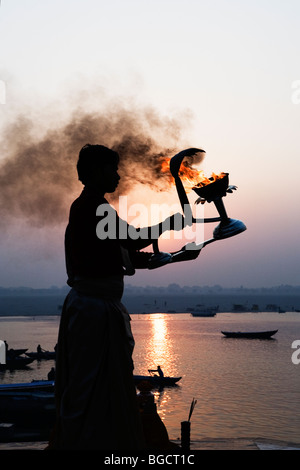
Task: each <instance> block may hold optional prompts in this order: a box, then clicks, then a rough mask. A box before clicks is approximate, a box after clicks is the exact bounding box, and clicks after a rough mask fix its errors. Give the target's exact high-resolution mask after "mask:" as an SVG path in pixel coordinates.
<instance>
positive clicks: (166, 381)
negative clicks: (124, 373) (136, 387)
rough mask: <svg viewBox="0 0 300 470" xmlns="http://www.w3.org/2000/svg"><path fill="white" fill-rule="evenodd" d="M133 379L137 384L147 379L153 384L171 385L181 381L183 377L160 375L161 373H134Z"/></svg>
mask: <svg viewBox="0 0 300 470" xmlns="http://www.w3.org/2000/svg"><path fill="white" fill-rule="evenodd" d="M133 379H134V383H135V384H138V383H139V382H144V381H146V382H150V383H151V384H152V385H158V386H171V385H175V384H176V383H177V382H179V380H180V379H181V377H165V376H163V377H160V376H159V375H134V376H133Z"/></svg>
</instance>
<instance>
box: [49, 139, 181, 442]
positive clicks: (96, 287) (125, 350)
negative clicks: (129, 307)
mask: <svg viewBox="0 0 300 470" xmlns="http://www.w3.org/2000/svg"><path fill="white" fill-rule="evenodd" d="M118 163H119V155H118V154H117V153H116V152H115V151H113V150H111V149H108V148H106V147H104V146H101V145H89V144H87V145H85V146H84V147H83V148H82V149H81V151H80V153H79V159H78V163H77V171H78V177H79V180H80V181H81V182H82V183H83V185H84V189H83V191H82V193H81V195H80V196H79V197H78V198H77V199H76V200H75V201H74V202H73V204H72V206H71V209H70V216H69V223H68V226H67V229H66V234H65V253H66V266H67V274H68V284H69V285H70V286H71V291H70V292H69V294H68V296H67V297H66V300H65V303H64V307H63V311H62V316H61V322H60V329H59V338H58V346H57V364H56V401H57V425H56V429H55V436H54V439H53V443H52V447H53V448H57V449H98V450H100V449H104V450H108V449H114V450H130V449H142V448H143V446H144V440H143V435H142V429H141V424H140V418H139V413H138V408H137V401H136V390H135V386H134V382H133V362H132V352H133V347H134V339H133V336H132V332H131V327H130V317H129V314H128V312H127V311H126V309H125V307H124V306H123V305H122V303H121V298H122V294H123V277H124V275H125V274H133V273H134V265H136V266H138V267H141V266H142V265H143V264H145V262H146V261H147V260H148V258H149V254H146V253H139V251H138V250H141V249H143V248H145V247H146V246H148V245H150V244H152V242H153V239H152V238H151V233H153V232H151V229H153V227H151V228H143V229H140V230H138V231H137V232H135V233H137V234H138V235H140V236H139V238H136V237H135V239H131V238H130V236H129V234H130V233H133V232H134V230H135V229H134V228H133V227H132V226H129V225H128V224H127V223H126V222H125V221H122V220H121V219H119V217H118V214H117V213H116V211H115V210H114V209H113V208H112V207H111V206H110V205H109V204H108V202H107V200H106V199H105V197H104V195H105V193H113V192H114V191H115V189H116V188H117V186H118V182H119V180H120V176H119V174H118ZM178 216H179V217H180V220H181V222H182V216H180V214H177V215H176V216H171V217H169V218H168V219H166V220H165V221H164V222H163V223H160V224H158V225H157V226H156V227H155V229H156V236H157V238H158V236H159V235H160V234H162V233H163V232H164V231H165V230H169V229H170V227H171V228H172V227H173V226H174V220H175V218H176V217H178ZM112 221H114V223H111V222H112ZM104 222H105V223H104ZM105 226H106V228H107V233H106V235H107V236H106V235H105V233H104V232H105V231H104V227H105ZM178 228H179V227H178ZM181 228H182V225H181ZM150 232H151V233H150ZM124 233H125V235H126V236H125V237H124Z"/></svg>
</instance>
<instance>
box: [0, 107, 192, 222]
mask: <svg viewBox="0 0 300 470" xmlns="http://www.w3.org/2000/svg"><path fill="white" fill-rule="evenodd" d="M184 120H185V121H186V116H185V117H184ZM37 127H38V126H37V124H36V123H35V121H34V120H32V119H29V118H27V117H26V116H22V115H21V116H19V117H18V118H17V119H15V121H14V122H13V124H10V125H8V127H7V128H6V129H5V130H4V132H3V133H2V142H1V150H0V162H1V164H0V188H1V189H0V210H1V218H2V222H1V225H2V224H3V225H4V224H7V223H8V222H9V220H10V219H22V220H23V221H24V220H25V221H27V222H28V223H29V224H31V225H34V226H37V227H38V226H40V227H42V226H45V225H56V224H60V223H61V222H66V217H67V215H68V210H69V206H70V203H71V202H72V200H73V198H74V195H75V196H77V195H78V194H79V192H80V190H81V188H82V186H81V184H80V183H79V182H78V179H77V172H76V162H77V158H78V153H79V150H80V149H81V147H82V146H83V145H85V144H87V143H90V144H96V143H97V144H102V145H106V146H108V147H110V148H114V149H115V150H116V151H117V152H119V154H120V168H119V170H120V175H121V182H120V185H119V188H118V193H117V194H116V196H117V195H120V194H127V193H128V192H130V190H131V189H133V187H134V185H136V184H137V183H143V184H148V185H151V187H152V188H153V189H156V190H162V189H163V190H166V187H165V183H166V181H167V180H168V178H169V175H167V174H166V173H163V172H162V171H161V161H162V159H163V158H165V157H166V156H169V157H170V156H172V155H173V154H174V152H175V153H176V151H177V150H178V140H179V138H180V134H181V129H182V125H181V123H179V121H178V120H176V119H172V118H162V117H160V116H159V115H158V114H157V113H156V112H155V111H154V110H153V109H143V110H140V109H127V108H126V107H125V106H122V105H116V104H114V105H110V106H108V109H106V110H105V111H103V112H98V113H95V112H85V111H82V110H80V109H79V110H77V111H74V112H73V113H72V114H71V115H70V116H69V118H68V119H67V120H66V121H65V122H64V123H63V124H62V125H57V127H55V126H52V127H51V129H48V130H47V132H44V133H43V135H38V131H37Z"/></svg>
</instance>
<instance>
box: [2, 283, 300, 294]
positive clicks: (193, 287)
mask: <svg viewBox="0 0 300 470" xmlns="http://www.w3.org/2000/svg"><path fill="white" fill-rule="evenodd" d="M69 289H70V287H69V286H68V285H64V286H61V287H59V286H55V285H52V286H49V287H29V286H22V285H21V286H9V287H3V286H0V293H1V291H2V292H3V291H52V292H53V291H57V290H60V291H65V290H69ZM126 289H128V290H131V289H136V290H143V289H145V290H169V291H171V292H172V293H175V292H174V291H176V290H178V289H181V290H208V289H211V290H214V291H216V290H225V291H226V290H239V291H246V290H250V291H254V290H256V291H257V290H259V291H262V290H298V289H300V285H292V284H279V285H273V286H270V287H266V286H261V287H247V286H244V285H240V286H234V287H224V286H221V285H219V284H214V285H179V284H177V283H170V284H168V285H167V286H155V285H145V286H139V285H133V284H128V285H125V289H124V290H125V291H126Z"/></svg>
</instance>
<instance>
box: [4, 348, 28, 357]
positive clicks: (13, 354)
mask: <svg viewBox="0 0 300 470" xmlns="http://www.w3.org/2000/svg"><path fill="white" fill-rule="evenodd" d="M26 351H28V349H13V348H10V349H8V350H7V352H6V357H8V358H10V359H13V358H14V357H18V356H21V354H25V353H26Z"/></svg>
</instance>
